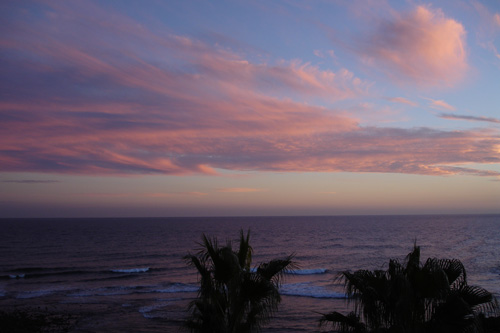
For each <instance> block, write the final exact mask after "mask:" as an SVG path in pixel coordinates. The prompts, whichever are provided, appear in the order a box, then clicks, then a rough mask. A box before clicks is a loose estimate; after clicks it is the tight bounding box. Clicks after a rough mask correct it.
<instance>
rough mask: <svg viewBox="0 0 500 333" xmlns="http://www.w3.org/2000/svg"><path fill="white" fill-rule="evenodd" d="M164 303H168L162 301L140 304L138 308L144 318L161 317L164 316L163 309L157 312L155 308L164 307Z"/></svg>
mask: <svg viewBox="0 0 500 333" xmlns="http://www.w3.org/2000/svg"><path fill="white" fill-rule="evenodd" d="M166 305H168V303H163V302H162V303H158V304H154V305H148V306H142V307H140V308H139V312H140V313H141V314H142V316H143V317H144V318H147V319H154V318H159V317H163V316H165V313H163V311H161V312H158V311H157V310H159V309H161V308H163V307H165V306H166Z"/></svg>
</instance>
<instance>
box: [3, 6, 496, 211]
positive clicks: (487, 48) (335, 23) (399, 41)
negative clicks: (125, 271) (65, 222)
mask: <svg viewBox="0 0 500 333" xmlns="http://www.w3.org/2000/svg"><path fill="white" fill-rule="evenodd" d="M0 22H2V23H1V25H0V78H1V80H0V217H112V216H117V217H139V216H239V215H243V216H248V215H250V216H259V215H282V216H286V215H351V214H355V215H357V214H363V215H364V214H438V213H439V214H477V213H484V214H489V213H500V2H499V1H461V0H450V1H434V2H421V1H382V0H380V1H379V0H367V1H347V0H346V1H341V0H338V1H336V0H331V1H326V0H317V1H306V0H303V1H301V0H296V1H295V0H282V1H279V0H276V1H267V0H266V1H259V0H255V1H175V0H172V1H153V0H152V1H147V2H143V1H90V0H85V1H45V0H40V1H2V2H1V3H0Z"/></svg>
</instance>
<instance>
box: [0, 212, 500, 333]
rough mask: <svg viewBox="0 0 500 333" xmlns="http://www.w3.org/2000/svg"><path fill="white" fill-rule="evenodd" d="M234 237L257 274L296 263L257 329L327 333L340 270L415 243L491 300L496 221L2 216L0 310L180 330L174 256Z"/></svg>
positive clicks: (498, 274)
mask: <svg viewBox="0 0 500 333" xmlns="http://www.w3.org/2000/svg"><path fill="white" fill-rule="evenodd" d="M241 230H243V231H244V232H247V231H248V230H249V231H250V244H251V246H252V248H253V250H254V255H253V263H254V265H255V266H257V265H258V264H259V263H261V262H265V261H269V260H272V259H276V258H284V257H286V256H288V255H290V254H293V255H294V260H295V262H296V264H297V265H298V268H297V269H296V270H295V272H294V273H293V274H287V275H286V276H285V277H284V280H283V283H282V286H281V289H280V293H281V297H282V301H281V304H280V306H279V309H278V312H277V313H276V315H275V317H274V318H273V319H272V320H271V321H269V322H268V323H267V324H265V325H264V326H263V328H262V332H276V333H277V332H280V333H284V332H325V331H328V330H329V327H320V326H319V319H320V317H321V314H322V313H328V312H331V311H339V312H343V313H348V312H349V311H350V307H351V306H352V304H349V302H347V300H346V298H345V294H344V290H343V285H342V282H341V281H339V280H338V276H339V273H340V272H342V271H346V270H350V271H354V270H358V269H369V270H373V269H385V268H387V265H388V261H389V259H391V258H395V259H400V260H404V258H405V256H406V255H407V254H408V253H409V252H410V251H411V250H412V248H413V246H414V244H415V243H416V244H417V245H418V246H420V247H421V260H422V261H425V260H426V259H427V258H428V257H437V258H454V259H459V260H461V261H462V263H463V264H464V265H465V268H466V270H467V279H468V283H469V284H471V285H478V286H481V287H483V288H485V289H487V290H488V291H490V292H492V293H493V294H494V295H496V297H498V298H500V215H418V216H309V217H306V216H300V217H195V218H184V217H183V218H88V219H87V218H57V219H48V218H39V219H0V311H14V310H25V309H27V310H28V311H29V310H30V309H38V310H39V311H48V312H59V313H68V314H71V315H72V318H73V319H72V320H73V321H72V324H71V326H70V327H69V332H80V333H81V332H139V333H141V332H179V331H180V332H182V331H183V330H184V328H183V323H184V321H185V319H186V317H187V315H188V313H187V308H188V304H189V302H190V301H192V300H193V299H194V298H195V297H196V295H197V291H198V276H197V273H196V271H195V269H194V268H193V267H190V266H188V265H187V264H186V261H185V259H184V256H186V255H188V254H190V253H191V254H195V253H196V252H197V251H198V250H199V249H200V245H199V243H200V241H201V237H202V235H203V234H206V235H207V236H209V237H216V238H217V239H218V241H219V243H220V244H225V242H227V241H233V244H237V243H238V242H237V240H238V237H239V234H240V231H241Z"/></svg>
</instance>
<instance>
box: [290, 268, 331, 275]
mask: <svg viewBox="0 0 500 333" xmlns="http://www.w3.org/2000/svg"><path fill="white" fill-rule="evenodd" d="M327 272H328V270H327V269H326V268H311V269H296V270H293V271H292V272H290V273H289V274H292V275H316V274H325V273H327Z"/></svg>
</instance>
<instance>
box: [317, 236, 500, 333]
mask: <svg viewBox="0 0 500 333" xmlns="http://www.w3.org/2000/svg"><path fill="white" fill-rule="evenodd" d="M340 279H341V280H343V282H344V287H345V290H346V294H347V297H348V299H349V300H351V301H354V311H353V312H351V313H350V314H349V315H347V316H344V315H342V314H340V313H338V312H332V313H329V314H324V315H323V316H322V318H321V320H320V324H325V323H327V322H330V323H332V324H333V327H334V329H338V330H340V331H343V332H368V331H371V332H389V331H390V332H463V331H471V332H479V331H480V330H481V320H479V318H480V314H481V313H483V312H486V313H495V312H496V313H497V312H498V303H497V301H496V299H495V298H494V297H493V295H492V294H491V293H490V292H488V291H487V290H485V289H483V288H481V287H476V286H469V285H468V284H467V276H466V271H465V267H464V266H463V264H462V263H461V262H460V261H459V260H456V259H436V258H429V259H427V261H426V262H425V264H423V265H422V264H421V262H420V247H418V246H416V244H415V245H414V247H413V251H412V252H410V253H409V254H408V255H407V256H406V259H405V261H404V262H403V263H400V262H399V261H398V260H395V259H392V260H390V261H389V267H388V269H387V270H375V271H368V270H358V271H356V272H354V273H351V272H348V271H345V272H342V273H341V275H340ZM361 319H363V320H364V323H363V322H362V321H361Z"/></svg>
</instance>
